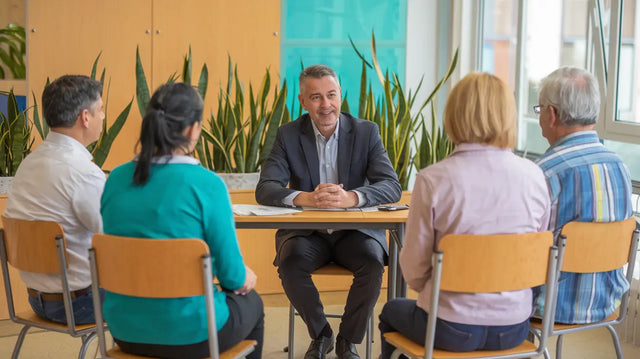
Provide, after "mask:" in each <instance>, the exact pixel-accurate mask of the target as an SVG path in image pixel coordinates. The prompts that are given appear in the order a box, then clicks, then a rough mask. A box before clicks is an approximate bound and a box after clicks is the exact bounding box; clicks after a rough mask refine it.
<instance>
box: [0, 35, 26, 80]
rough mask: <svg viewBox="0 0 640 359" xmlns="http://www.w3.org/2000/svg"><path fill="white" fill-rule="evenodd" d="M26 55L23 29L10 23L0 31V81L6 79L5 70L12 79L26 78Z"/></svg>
mask: <svg viewBox="0 0 640 359" xmlns="http://www.w3.org/2000/svg"><path fill="white" fill-rule="evenodd" d="M26 53H27V43H26V34H25V30H24V27H22V26H20V25H17V24H13V23H10V24H8V25H7V27H5V28H4V29H0V79H4V78H6V77H7V74H6V69H8V70H9V72H10V73H11V76H12V77H13V78H14V79H24V78H26V74H27V69H26V66H25V55H26Z"/></svg>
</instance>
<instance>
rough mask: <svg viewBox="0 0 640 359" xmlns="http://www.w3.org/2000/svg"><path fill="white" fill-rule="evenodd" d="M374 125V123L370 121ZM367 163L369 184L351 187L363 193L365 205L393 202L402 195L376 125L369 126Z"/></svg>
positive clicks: (396, 176)
mask: <svg viewBox="0 0 640 359" xmlns="http://www.w3.org/2000/svg"><path fill="white" fill-rule="evenodd" d="M372 124H374V125H375V123H373V122H372ZM369 128H370V129H371V130H370V133H369V155H368V159H369V163H368V165H367V174H366V177H367V180H368V181H369V184H367V185H364V186H362V187H358V188H353V190H354V191H358V192H360V193H361V194H362V195H364V198H365V204H364V205H365V206H375V205H378V204H381V203H394V202H398V201H399V200H400V197H401V196H402V186H401V185H400V182H399V181H398V175H397V174H396V172H395V170H394V169H393V166H392V165H391V161H390V160H389V155H388V154H387V150H386V149H385V148H384V146H383V145H382V139H381V138H380V134H379V132H378V126H377V125H375V126H370V127H369Z"/></svg>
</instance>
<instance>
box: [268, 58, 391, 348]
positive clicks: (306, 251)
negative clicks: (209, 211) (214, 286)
mask: <svg viewBox="0 0 640 359" xmlns="http://www.w3.org/2000/svg"><path fill="white" fill-rule="evenodd" d="M298 99H299V100H300V104H301V106H302V108H304V109H305V110H306V111H308V113H307V114H304V115H302V116H301V117H300V118H298V119H297V120H295V121H293V122H290V123H288V124H285V125H283V126H281V127H280V128H279V129H278V134H277V137H276V140H275V143H274V145H273V149H272V150H271V154H270V156H269V158H268V159H267V161H266V162H265V163H264V165H263V168H262V171H261V174H260V181H259V183H258V186H257V188H256V200H257V201H258V203H261V204H264V205H270V206H298V207H301V206H305V207H318V208H348V207H365V206H374V205H378V204H381V203H393V202H397V201H398V200H400V196H401V195H402V189H401V187H400V183H399V182H398V177H397V176H396V173H395V171H394V169H393V167H392V166H391V162H390V161H389V157H388V155H387V152H386V150H385V148H384V147H383V145H382V140H381V139H380V135H379V133H378V127H377V125H376V124H375V123H373V122H370V121H366V120H361V119H357V118H355V117H353V116H351V115H350V114H348V113H344V112H343V113H341V112H340V105H341V89H340V85H339V83H338V78H337V76H336V74H335V72H334V71H333V70H332V69H331V68H329V67H327V66H324V65H313V66H309V67H307V68H306V69H304V70H303V71H302V73H301V74H300V94H299V95H298ZM387 252H388V249H387V242H386V236H385V233H384V230H364V229H363V230H358V231H356V230H342V231H333V230H331V229H327V230H323V231H314V230H306V231H305V230H302V231H301V230H284V229H281V230H278V232H277V233H276V259H275V261H274V265H276V266H278V274H279V276H280V279H281V280H282V286H283V287H284V290H285V292H286V293H287V296H288V297H289V300H290V301H291V303H292V304H293V306H294V307H295V308H296V310H297V311H298V312H299V313H300V315H301V317H302V319H303V320H304V322H305V323H306V324H307V328H308V330H309V335H310V336H311V339H312V341H311V345H310V346H309V349H308V350H307V353H306V354H305V359H322V358H324V357H325V356H326V355H327V353H329V352H330V351H331V350H332V349H333V346H334V345H333V331H332V329H331V327H330V326H329V323H328V322H327V319H326V317H325V314H324V311H323V307H322V303H321V302H320V297H319V294H318V290H317V289H316V287H315V285H314V284H313V281H312V280H311V275H310V273H311V272H313V271H314V270H316V269H318V268H320V267H322V266H324V265H326V264H327V263H329V262H335V263H337V264H339V265H341V266H344V267H346V268H347V269H349V270H351V271H352V272H353V274H354V280H353V284H352V285H351V289H350V290H349V296H348V297H347V303H346V306H345V311H344V315H343V317H342V322H341V323H340V330H339V333H338V337H337V341H336V354H337V355H338V358H340V359H343V358H348V359H353V358H359V356H358V353H357V351H356V349H355V345H354V344H355V343H360V342H362V339H363V337H364V333H365V331H366V324H367V317H368V315H369V312H370V311H371V309H372V308H373V306H374V305H375V303H376V301H377V299H378V295H379V294H380V285H381V284H382V273H383V272H384V264H385V261H386V259H387Z"/></svg>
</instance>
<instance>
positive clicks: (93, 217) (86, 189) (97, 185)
mask: <svg viewBox="0 0 640 359" xmlns="http://www.w3.org/2000/svg"><path fill="white" fill-rule="evenodd" d="M105 181H106V178H105V175H104V174H103V173H101V172H100V173H95V174H90V175H85V176H84V178H81V179H80V180H79V184H78V186H77V187H76V188H75V190H74V192H73V198H72V199H71V202H72V203H71V206H72V208H73V213H74V214H75V216H76V217H77V218H78V220H79V221H80V223H82V225H83V226H84V227H85V228H86V229H87V230H89V231H91V232H93V233H102V216H101V215H100V197H101V196H102V191H103V190H104V183H105Z"/></svg>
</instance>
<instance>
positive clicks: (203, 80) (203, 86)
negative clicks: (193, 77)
mask: <svg viewBox="0 0 640 359" xmlns="http://www.w3.org/2000/svg"><path fill="white" fill-rule="evenodd" d="M208 85H209V70H208V69H207V64H204V65H202V70H201V71H200V78H199V79H198V92H199V93H200V96H202V100H203V101H204V98H205V97H206V96H207V86H208Z"/></svg>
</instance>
